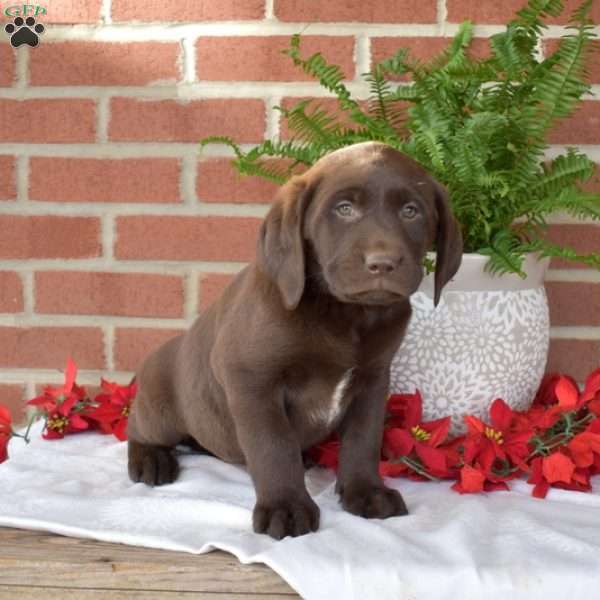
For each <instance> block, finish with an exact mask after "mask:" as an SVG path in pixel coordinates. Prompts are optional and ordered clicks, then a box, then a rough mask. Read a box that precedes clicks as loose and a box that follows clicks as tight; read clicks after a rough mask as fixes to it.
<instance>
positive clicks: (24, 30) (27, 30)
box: [4, 17, 45, 48]
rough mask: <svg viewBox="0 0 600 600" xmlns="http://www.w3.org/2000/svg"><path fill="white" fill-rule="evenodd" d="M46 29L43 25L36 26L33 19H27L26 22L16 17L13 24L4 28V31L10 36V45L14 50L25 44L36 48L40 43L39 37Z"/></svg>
mask: <svg viewBox="0 0 600 600" xmlns="http://www.w3.org/2000/svg"><path fill="white" fill-rule="evenodd" d="M44 29H45V28H44V26H43V25H42V24H41V23H37V24H36V22H35V19H34V18H33V17H27V19H25V21H23V18H22V17H16V18H15V20H14V21H13V22H12V23H8V24H7V25H6V26H5V27H4V31H6V33H8V35H10V44H11V46H12V47H13V48H18V47H19V46H22V45H23V44H27V45H29V46H31V47H32V48H35V47H36V46H37V45H38V43H39V41H40V39H39V37H38V35H39V34H41V33H44Z"/></svg>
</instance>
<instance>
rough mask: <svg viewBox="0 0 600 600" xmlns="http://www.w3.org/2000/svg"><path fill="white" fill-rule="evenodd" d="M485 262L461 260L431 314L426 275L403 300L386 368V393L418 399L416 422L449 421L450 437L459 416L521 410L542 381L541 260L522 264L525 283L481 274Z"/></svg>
mask: <svg viewBox="0 0 600 600" xmlns="http://www.w3.org/2000/svg"><path fill="white" fill-rule="evenodd" d="M486 261H487V257H485V256H482V255H480V254H465V255H463V261H462V264H461V267H460V269H459V271H458V273H457V274H456V276H455V277H454V278H453V279H452V281H451V282H450V283H449V284H448V285H447V286H446V287H445V288H444V291H443V292H442V298H441V300H440V303H439V304H438V306H437V308H434V307H433V274H430V275H426V276H425V278H424V279H423V282H422V284H421V286H420V288H419V291H418V292H416V293H415V294H414V295H413V296H412V297H411V304H412V307H413V315H412V318H411V320H410V323H409V326H408V330H407V334H406V337H405V339H404V341H403V342H402V345H401V346H400V348H399V350H398V352H397V354H396V356H395V357H394V360H393V362H392V374H391V389H390V391H391V393H412V392H414V391H415V389H418V390H419V391H420V392H421V395H422V397H423V419H424V420H431V419H438V418H441V417H444V416H447V415H449V416H451V417H452V430H451V433H453V434H458V433H462V432H463V431H464V429H465V428H464V423H463V419H462V417H463V415H467V414H472V415H475V416H479V417H481V418H484V419H486V418H487V417H488V407H489V405H490V404H491V402H492V401H493V400H494V399H496V398H503V399H504V400H505V401H506V402H507V403H508V404H509V405H510V406H512V407H513V408H515V409H517V410H521V409H526V408H527V407H528V406H529V404H530V403H531V401H532V400H533V397H534V395H535V392H536V390H537V388H538V386H539V383H540V381H541V379H542V376H543V374H544V369H545V366H546V359H547V354H548V342H549V337H550V321H549V317H548V302H547V299H546V291H545V289H544V283H543V281H544V275H545V272H546V269H547V268H548V263H549V259H543V260H541V261H538V260H537V258H536V257H535V256H528V257H527V258H526V260H525V261H524V265H523V270H524V272H525V273H527V278H526V279H522V278H520V277H519V276H518V275H515V274H509V275H501V276H494V275H490V274H489V273H487V272H485V271H484V265H485V263H486Z"/></svg>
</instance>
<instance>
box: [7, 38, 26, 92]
mask: <svg viewBox="0 0 600 600" xmlns="http://www.w3.org/2000/svg"><path fill="white" fill-rule="evenodd" d="M30 51H31V49H30V48H29V47H28V46H27V45H23V46H20V47H19V49H18V50H17V56H16V66H15V75H16V81H15V86H14V88H12V89H15V90H16V91H20V92H22V91H23V90H25V89H26V88H27V87H28V86H29V53H30ZM8 89H11V88H8Z"/></svg>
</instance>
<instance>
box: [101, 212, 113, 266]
mask: <svg viewBox="0 0 600 600" xmlns="http://www.w3.org/2000/svg"><path fill="white" fill-rule="evenodd" d="M100 222H101V225H102V230H101V233H100V236H101V239H100V243H101V244H102V257H101V261H100V262H101V264H103V265H106V264H107V263H110V262H111V261H112V260H114V245H115V241H116V239H115V238H116V233H115V230H116V224H115V217H114V216H113V215H110V214H105V215H100Z"/></svg>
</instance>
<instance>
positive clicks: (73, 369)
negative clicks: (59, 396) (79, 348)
mask: <svg viewBox="0 0 600 600" xmlns="http://www.w3.org/2000/svg"><path fill="white" fill-rule="evenodd" d="M76 377H77V365H76V364H75V362H74V361H73V359H72V358H71V357H69V358H67V368H66V370H65V386H64V388H63V390H64V391H65V392H66V393H69V392H70V391H71V390H72V389H73V384H74V383H75V378H76Z"/></svg>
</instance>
